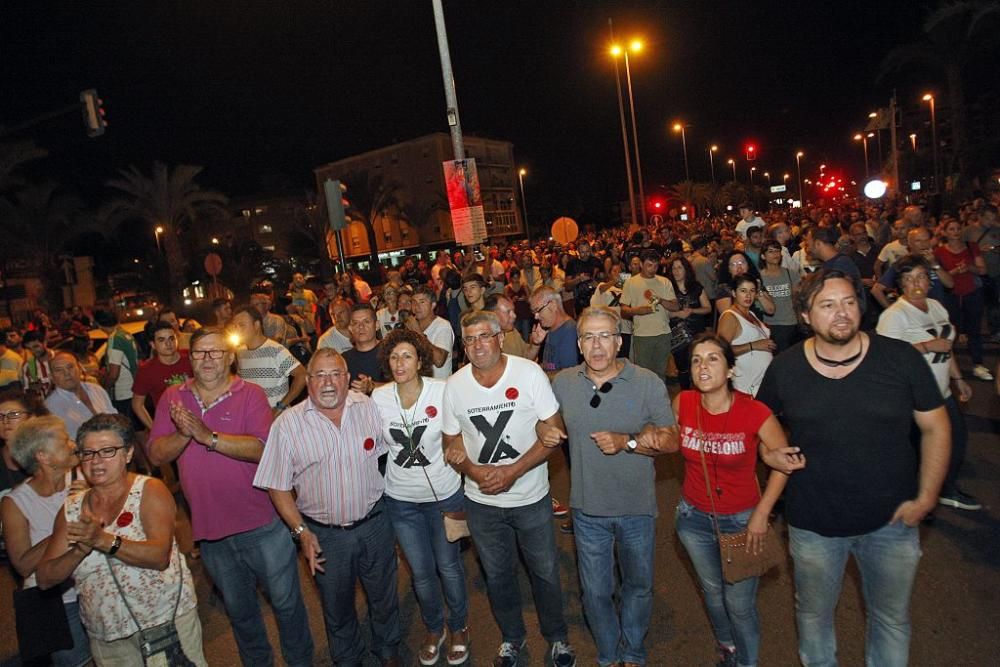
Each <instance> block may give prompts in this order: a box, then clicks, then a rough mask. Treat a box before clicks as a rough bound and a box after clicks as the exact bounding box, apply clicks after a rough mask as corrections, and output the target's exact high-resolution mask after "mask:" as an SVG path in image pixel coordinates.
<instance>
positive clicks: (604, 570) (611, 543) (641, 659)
mask: <svg viewBox="0 0 1000 667" xmlns="http://www.w3.org/2000/svg"><path fill="white" fill-rule="evenodd" d="M573 532H574V536H575V538H576V557H577V561H578V570H579V575H580V588H581V589H582V591H583V608H584V611H585V612H586V614H587V623H588V625H590V632H591V634H592V635H593V636H594V643H595V644H596V645H597V661H598V662H599V663H600V664H601V665H612V664H615V663H618V662H635V663H638V664H640V665H642V664H645V663H646V649H645V647H644V646H643V642H644V641H645V639H646V633H647V631H648V630H649V619H650V616H651V615H652V612H653V553H654V548H653V546H654V545H653V542H654V538H655V534H656V526H655V521H654V519H653V517H651V516H641V515H631V516H591V515H589V514H584V513H583V512H581V511H580V510H573ZM616 547H617V551H618V567H619V570H620V571H621V582H622V584H621V593H620V600H621V619H620V620H619V616H618V608H617V605H616V604H615V550H616Z"/></svg>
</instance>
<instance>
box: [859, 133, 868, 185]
mask: <svg viewBox="0 0 1000 667" xmlns="http://www.w3.org/2000/svg"><path fill="white" fill-rule="evenodd" d="M861 145H862V146H864V147H865V181H867V180H868V178H869V175H870V174H869V171H868V137H866V136H862V137H861Z"/></svg>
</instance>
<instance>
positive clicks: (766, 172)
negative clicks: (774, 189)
mask: <svg viewBox="0 0 1000 667" xmlns="http://www.w3.org/2000/svg"><path fill="white" fill-rule="evenodd" d="M764 178H766V179H767V188H768V192H770V191H771V172H769V171H765V172H764Z"/></svg>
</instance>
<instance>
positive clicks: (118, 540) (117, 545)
mask: <svg viewBox="0 0 1000 667" xmlns="http://www.w3.org/2000/svg"><path fill="white" fill-rule="evenodd" d="M121 548H122V536H121V535H115V539H114V541H112V542H111V548H110V549H108V555H109V556H114V555H115V554H116V553H118V550H119V549H121Z"/></svg>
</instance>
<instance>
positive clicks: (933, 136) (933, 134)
mask: <svg viewBox="0 0 1000 667" xmlns="http://www.w3.org/2000/svg"><path fill="white" fill-rule="evenodd" d="M923 100H924V102H930V105H931V144H932V145H931V148H932V149H933V155H934V192H941V186H940V185H939V181H938V140H937V115H936V114H935V112H934V96H933V95H931V94H930V93H927V94H926V95H924V97H923Z"/></svg>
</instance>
